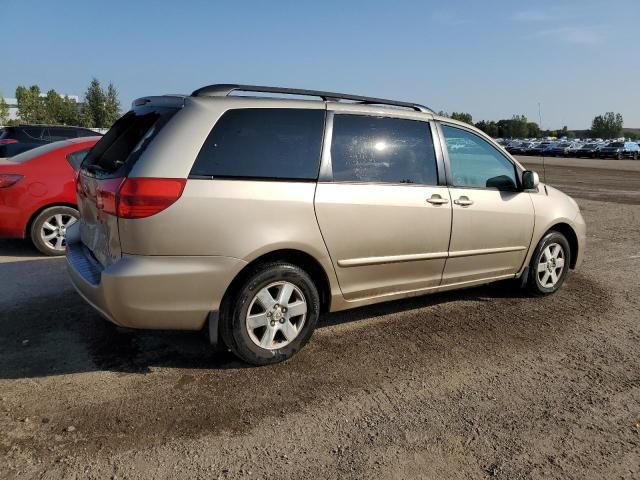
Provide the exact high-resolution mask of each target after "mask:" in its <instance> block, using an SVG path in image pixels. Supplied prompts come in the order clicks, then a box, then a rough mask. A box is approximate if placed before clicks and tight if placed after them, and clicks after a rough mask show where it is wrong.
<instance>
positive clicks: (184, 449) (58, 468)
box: [0, 159, 640, 479]
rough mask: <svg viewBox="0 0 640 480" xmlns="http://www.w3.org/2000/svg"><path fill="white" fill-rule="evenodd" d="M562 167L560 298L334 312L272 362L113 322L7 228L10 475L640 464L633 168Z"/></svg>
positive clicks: (483, 472) (456, 299)
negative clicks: (572, 237) (582, 238)
mask: <svg viewBox="0 0 640 480" xmlns="http://www.w3.org/2000/svg"><path fill="white" fill-rule="evenodd" d="M530 162H531V163H532V164H534V165H536V160H534V159H533V160H531V159H530ZM561 163H562V162H561V161H556V162H555V163H554V162H547V168H546V174H547V180H548V182H549V183H551V184H554V185H558V186H559V187H560V188H563V189H565V190H566V191H568V192H570V193H571V194H573V195H574V196H575V197H576V199H577V200H578V202H579V203H580V205H581V208H582V210H583V213H584V216H585V218H586V220H587V223H588V225H589V247H588V254H587V257H586V260H585V262H584V265H583V268H582V269H581V270H580V271H579V272H575V273H572V274H571V275H570V276H569V277H568V280H567V282H566V284H565V286H564V288H563V289H562V290H561V291H560V292H559V293H558V294H556V295H555V296H552V297H548V298H544V299H532V298H528V297H525V296H523V295H522V294H521V293H520V292H518V291H517V290H515V289H513V288H511V287H510V285H508V284H496V285H493V286H488V287H483V288H476V289H470V290H466V291H463V292H457V293H450V294H446V295H435V296H431V297H422V298H418V299H412V300H408V301H400V302H394V303H390V304H386V305H379V306H375V307H369V308H363V309H359V310H355V311H351V312H346V313H341V314H333V315H328V316H326V317H325V318H324V322H323V325H322V326H321V328H320V329H319V330H318V331H317V332H316V334H315V335H314V337H313V339H312V341H311V343H310V344H309V345H308V346H307V348H305V349H304V350H303V351H302V352H301V353H300V354H299V355H298V356H296V357H295V358H294V359H292V360H290V361H289V362H287V363H285V364H280V365H277V366H274V367H268V368H246V367H245V366H244V365H242V364H240V363H238V362H236V361H235V360H234V359H233V358H232V357H231V356H229V355H228V354H221V353H214V352H212V351H210V349H208V347H207V344H206V343H205V341H204V339H203V338H202V337H201V336H200V335H198V334H163V333H148V332H147V333H144V332H143V333H121V332H118V331H116V330H115V329H114V328H113V327H112V326H110V325H109V324H107V323H105V322H103V321H102V320H100V318H99V317H98V316H97V315H96V314H95V313H94V312H93V311H92V310H91V309H90V308H88V307H87V306H86V305H85V304H84V303H83V301H82V300H81V299H80V298H79V297H78V296H77V295H76V294H75V293H74V291H73V289H72V288H71V286H70V285H69V283H68V281H67V279H66V276H65V272H64V261H63V260H60V259H41V258H37V257H36V255H35V254H34V251H33V250H32V249H31V248H29V247H25V246H24V245H23V244H22V243H21V242H15V241H0V256H1V260H0V261H1V262H2V263H0V396H1V398H0V477H2V478H46V479H49V478H50V479H59V478H185V479H186V478H383V479H386V478H416V477H417V478H465V479H466V478H487V477H493V478H508V479H514V478H549V477H551V478H579V479H583V478H593V479H602V478H636V479H637V478H640V282H639V279H640V275H639V273H638V270H639V268H640V206H639V205H640V196H639V193H638V192H639V191H640V170H638V169H637V168H635V164H634V165H629V162H626V163H619V164H615V167H614V168H613V169H612V168H602V167H603V165H602V164H601V163H598V162H596V163H587V161H585V164H587V165H590V166H589V167H588V168H583V167H579V166H576V165H564V166H562V165H561ZM614 163H615V162H614ZM639 164H640V162H639ZM609 165H613V164H612V163H611V162H610V163H609ZM627 165H629V166H627ZM604 166H605V167H606V166H607V165H604ZM535 168H536V169H538V170H540V167H539V166H537V165H536V167H535Z"/></svg>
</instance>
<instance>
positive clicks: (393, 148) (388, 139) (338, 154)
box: [331, 115, 438, 185]
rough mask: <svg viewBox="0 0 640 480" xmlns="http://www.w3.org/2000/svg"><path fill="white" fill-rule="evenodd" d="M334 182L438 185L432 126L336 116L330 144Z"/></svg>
mask: <svg viewBox="0 0 640 480" xmlns="http://www.w3.org/2000/svg"><path fill="white" fill-rule="evenodd" d="M331 167H332V169H333V179H334V181H350V182H383V183H415V184H422V185H436V184H437V183H438V175H437V170H436V158H435V153H434V149H433V141H432V138H431V130H430V128H429V124H428V123H426V122H420V121H416V120H404V119H399V118H381V117H372V116H365V115H335V117H334V120H333V139H332V142H331Z"/></svg>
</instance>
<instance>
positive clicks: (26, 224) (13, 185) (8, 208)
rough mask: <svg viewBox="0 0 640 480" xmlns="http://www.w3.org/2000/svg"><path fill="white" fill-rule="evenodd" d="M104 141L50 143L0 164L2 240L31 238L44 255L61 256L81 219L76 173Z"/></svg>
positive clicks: (87, 139) (0, 229) (74, 140)
mask: <svg viewBox="0 0 640 480" xmlns="http://www.w3.org/2000/svg"><path fill="white" fill-rule="evenodd" d="M99 139H100V137H96V136H93V137H83V138H78V139H73V140H63V141H61V142H54V143H49V144H48V145H44V146H41V147H37V148H33V149H31V150H29V151H27V152H23V153H20V154H18V155H15V156H13V157H11V158H10V159H5V160H0V237H8V238H30V239H31V241H32V242H33V244H34V245H35V246H36V248H37V249H38V250H40V251H41V252H42V253H44V254H45V255H62V254H64V249H65V245H66V241H65V236H66V231H67V228H68V227H69V226H70V225H72V224H73V223H74V222H75V221H76V220H77V218H78V211H77V210H76V205H77V202H76V189H75V177H76V175H75V172H76V171H77V170H78V168H80V163H82V160H83V158H84V157H85V155H86V154H87V153H88V152H89V150H90V149H91V148H92V147H93V145H95V143H96V142H97V141H98V140H99Z"/></svg>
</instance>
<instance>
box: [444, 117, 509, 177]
mask: <svg viewBox="0 0 640 480" xmlns="http://www.w3.org/2000/svg"><path fill="white" fill-rule="evenodd" d="M442 132H443V133H444V138H445V141H446V143H447V151H448V152H449V163H450V164H451V175H452V177H453V185H454V186H456V187H475V188H497V189H499V190H515V189H516V188H517V185H518V182H517V177H516V169H515V166H514V165H513V163H511V162H510V161H509V160H507V159H506V158H505V156H504V155H502V154H501V153H500V152H499V151H498V150H497V149H495V148H494V147H493V146H492V145H491V144H490V143H489V142H487V141H486V140H484V139H483V138H481V137H479V136H478V135H476V134H474V133H471V132H469V131H467V130H463V129H461V128H456V127H451V126H449V125H442Z"/></svg>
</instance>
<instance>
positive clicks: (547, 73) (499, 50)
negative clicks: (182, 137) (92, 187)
mask: <svg viewBox="0 0 640 480" xmlns="http://www.w3.org/2000/svg"><path fill="white" fill-rule="evenodd" d="M1 3H2V5H1V8H0V11H2V17H3V19H4V21H3V22H2V25H3V26H2V30H3V38H4V43H3V52H2V63H1V64H0V65H1V67H0V92H1V93H2V94H3V95H4V96H7V97H12V96H13V94H14V92H15V88H16V86H18V85H20V84H24V85H31V84H39V85H40V86H41V88H43V89H44V90H48V89H50V88H55V89H56V90H58V91H59V92H63V93H67V94H75V95H82V94H83V93H84V90H85V89H86V86H87V84H88V83H89V80H90V78H91V77H92V76H96V77H97V78H98V79H100V80H101V81H103V82H105V83H106V82H108V81H113V82H114V84H115V85H116V87H117V88H118V90H119V91H120V97H121V100H122V103H123V107H124V108H125V109H126V108H128V106H129V104H130V102H131V100H132V99H134V98H136V97H138V96H143V95H150V94H162V93H188V92H191V91H192V90H194V89H195V88H197V87H200V86H202V85H205V84H210V83H254V84H269V85H278V86H293V87H303V88H316V89H322V90H335V91H342V92H347V93H358V94H362V95H372V96H379V97H390V98H397V99H402V100H412V101H416V102H419V103H424V104H426V105H429V106H431V107H432V108H434V109H437V110H440V109H444V110H447V111H468V112H470V113H471V114H472V115H473V118H474V120H480V119H493V120H497V119H500V118H509V117H510V116H511V115H512V114H515V113H517V114H525V115H527V117H529V118H530V119H531V120H535V121H537V119H538V102H541V103H542V112H543V122H542V123H543V127H545V128H560V127H562V126H563V125H568V126H569V128H586V127H588V126H589V125H590V123H591V119H592V118H593V116H594V115H596V114H599V113H603V112H606V111H615V112H620V113H622V114H623V115H624V119H625V126H627V127H637V128H640V88H639V87H640V47H639V45H640V1H639V0H609V1H606V2H605V1H601V0H595V1H591V0H582V1H578V0H576V1H571V0H555V1H546V0H540V1H528V2H513V1H490V0H485V1H466V2H464V1H456V0H452V1H451V0H450V1H447V2H442V1H412V2H409V1H406V2H405V1H389V0H387V1H380V2H379V1H367V2H365V1H347V0H344V1H329V0H324V1H314V2H306V1H303V0H299V1H297V2H295V1H278V0H270V1H255V2H252V1H250V0H245V1H243V2H238V3H237V5H234V3H235V2H229V1H224V2H223V1H221V2H216V1H188V0H183V1H182V2H175V1H171V2H169V1H163V0H155V1H151V0H137V1H134V0H127V1H123V0H109V1H99V2H91V1H76V0H66V1H64V2H53V1H49V0H41V1H36V0H4V1H3V2H1ZM525 5H526V6H525Z"/></svg>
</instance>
